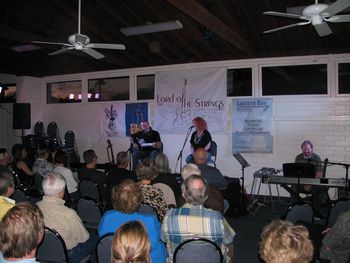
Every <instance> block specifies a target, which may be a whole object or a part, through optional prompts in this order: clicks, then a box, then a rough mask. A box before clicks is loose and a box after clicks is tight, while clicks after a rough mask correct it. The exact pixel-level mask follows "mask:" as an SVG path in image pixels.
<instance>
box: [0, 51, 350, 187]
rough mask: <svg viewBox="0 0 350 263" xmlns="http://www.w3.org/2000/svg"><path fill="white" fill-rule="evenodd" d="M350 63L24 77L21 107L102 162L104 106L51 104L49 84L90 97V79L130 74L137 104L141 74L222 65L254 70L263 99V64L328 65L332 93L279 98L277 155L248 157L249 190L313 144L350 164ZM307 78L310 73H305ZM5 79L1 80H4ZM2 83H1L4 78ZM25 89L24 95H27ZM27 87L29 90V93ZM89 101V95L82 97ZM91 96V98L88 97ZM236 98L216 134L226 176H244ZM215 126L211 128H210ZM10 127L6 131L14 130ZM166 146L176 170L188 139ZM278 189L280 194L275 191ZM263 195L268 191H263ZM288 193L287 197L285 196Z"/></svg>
mask: <svg viewBox="0 0 350 263" xmlns="http://www.w3.org/2000/svg"><path fill="white" fill-rule="evenodd" d="M337 61H350V54H342V55H337V56H333V55H326V56H309V57H287V58H274V59H253V60H240V61H218V62H211V63H197V64H186V65H172V66H164V67H150V68H140V69H127V70H115V71H106V72H93V73H86V74H76V75H65V76H51V77H47V78H43V79H36V78H29V77H25V78H22V79H21V82H20V83H21V84H20V85H21V92H22V91H23V90H24V94H22V93H21V102H24V101H25V102H31V103H32V127H33V126H34V123H35V122H36V121H39V120H41V121H43V122H44V124H45V126H47V124H48V123H49V122H50V121H55V122H57V124H58V126H59V129H60V133H61V136H62V137H63V135H64V133H65V132H66V131H68V130H73V131H74V132H75V134H76V137H77V144H78V148H79V152H80V154H81V155H82V152H83V151H85V150H86V149H89V148H93V149H95V150H96V152H97V154H98V156H99V160H100V162H106V161H107V152H106V147H107V143H106V140H107V138H106V137H101V127H100V111H101V105H103V104H104V103H103V102H101V103H96V102H94V103H88V102H86V101H83V102H82V103H79V104H46V101H45V100H46V83H47V82H57V81H68V80H77V79H81V80H82V84H83V94H84V93H85V94H86V93H87V80H88V79H91V78H102V77H112V76H113V77H115V76H125V75H129V76H130V79H131V82H130V98H131V99H130V101H131V102H135V101H136V100H135V97H136V96H135V94H136V87H135V77H136V74H152V73H155V72H156V71H158V70H161V69H171V68H173V69H176V68H186V67H187V68H195V67H212V66H223V67H227V68H235V67H247V66H248V67H252V68H253V97H261V94H262V93H261V80H260V75H261V74H260V68H261V66H262V65H272V64H273V65H293V64H299V63H327V64H328V69H329V70H328V71H329V72H328V84H329V85H328V86H329V88H328V89H329V90H328V94H327V95H322V96H310V95H308V96H274V97H272V98H273V101H274V151H273V154H243V156H244V157H245V158H246V159H247V161H248V162H249V163H250V164H251V166H250V167H248V168H246V169H245V185H246V188H247V191H250V188H251V184H252V180H253V173H254V172H255V171H257V170H259V169H260V168H262V167H273V168H278V169H281V168H282V164H283V163H285V162H293V161H294V157H295V156H296V155H297V154H298V153H300V151H301V149H300V144H301V142H302V141H303V140H305V139H309V140H311V141H312V142H313V143H314V150H315V152H316V153H317V154H319V155H320V156H321V158H322V159H325V158H326V157H328V158H329V161H330V162H339V163H350V96H340V95H337V92H336V90H337V77H336V75H335V72H336V62H337ZM306 74H307V73H306ZM0 77H1V75H0ZM0 81H1V79H0ZM22 87H23V90H22ZM24 87H25V88H24ZM83 97H84V96H83ZM85 97H86V96H85ZM149 105H150V109H149V112H150V120H151V124H152V120H153V113H154V103H153V101H149ZM231 109H232V98H227V130H226V134H224V135H217V134H213V139H214V140H215V141H216V142H217V144H218V158H217V167H218V168H219V169H220V170H221V171H222V172H223V174H225V175H228V176H231V177H240V176H241V169H240V166H239V164H238V162H237V161H236V160H235V159H234V158H233V156H232V138H231V137H232V135H231V132H232V128H231V127H232V113H231ZM209 126H210V124H209ZM9 127H11V126H6V129H9ZM161 137H162V141H163V142H164V152H165V153H166V154H167V155H168V157H169V160H170V163H171V167H172V169H174V168H175V163H176V159H177V156H178V154H179V151H180V149H181V147H182V145H183V141H184V139H185V134H181V135H167V134H161ZM111 142H112V144H113V149H114V153H115V155H116V153H117V152H118V151H121V150H127V149H128V147H129V139H128V138H126V137H123V138H112V139H111ZM187 154H189V145H187V146H186V147H185V150H184V154H183V156H184V158H183V160H184V159H185V157H186V156H187ZM327 177H345V169H344V167H342V166H338V165H337V166H329V167H328V169H327ZM273 189H275V188H274V187H273ZM263 191H264V187H263ZM282 193H283V194H286V193H285V192H283V191H282Z"/></svg>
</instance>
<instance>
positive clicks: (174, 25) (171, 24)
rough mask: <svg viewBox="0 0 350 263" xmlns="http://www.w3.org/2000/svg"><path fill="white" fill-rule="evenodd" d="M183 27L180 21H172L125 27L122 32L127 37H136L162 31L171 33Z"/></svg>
mask: <svg viewBox="0 0 350 263" xmlns="http://www.w3.org/2000/svg"><path fill="white" fill-rule="evenodd" d="M182 28H183V25H182V23H181V22H180V21H179V20H172V21H167V22H161V23H154V24H147V25H141V26H132V27H123V28H121V29H120V31H121V32H122V33H123V34H124V35H126V36H135V35H141V34H148V33H155V32H161V31H170V30H178V29H182Z"/></svg>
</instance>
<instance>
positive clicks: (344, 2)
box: [322, 0, 350, 17]
mask: <svg viewBox="0 0 350 263" xmlns="http://www.w3.org/2000/svg"><path fill="white" fill-rule="evenodd" d="M348 7H350V1H349V0H338V1H336V2H334V3H333V4H332V5H330V6H329V7H327V8H326V9H325V10H323V11H322V14H325V13H326V14H328V16H327V17H330V16H333V15H335V14H338V13H339V12H341V11H343V10H344V9H346V8H348Z"/></svg>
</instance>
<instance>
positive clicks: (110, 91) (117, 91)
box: [88, 77, 129, 101]
mask: <svg viewBox="0 0 350 263" xmlns="http://www.w3.org/2000/svg"><path fill="white" fill-rule="evenodd" d="M128 99H129V77H117V78H105V79H89V83H88V101H113V100H128Z"/></svg>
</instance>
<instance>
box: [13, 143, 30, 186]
mask: <svg viewBox="0 0 350 263" xmlns="http://www.w3.org/2000/svg"><path fill="white" fill-rule="evenodd" d="M26 157H27V150H26V148H25V147H24V145H23V144H15V145H13V147H12V158H13V160H12V164H11V165H12V169H13V171H14V172H15V173H17V175H18V177H19V179H20V182H21V184H24V185H32V184H33V177H32V175H33V172H32V170H31V169H30V168H29V167H28V165H27V163H26Z"/></svg>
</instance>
